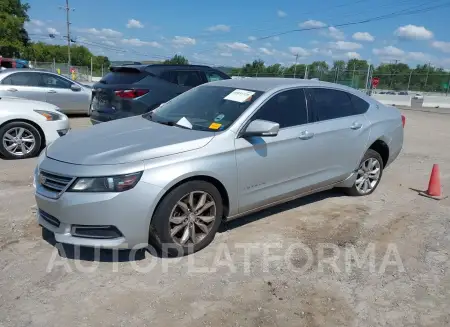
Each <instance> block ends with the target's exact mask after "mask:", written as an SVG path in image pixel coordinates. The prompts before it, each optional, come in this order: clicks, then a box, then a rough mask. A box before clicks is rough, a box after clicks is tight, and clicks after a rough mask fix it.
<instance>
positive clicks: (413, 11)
mask: <svg viewBox="0 0 450 327" xmlns="http://www.w3.org/2000/svg"><path fill="white" fill-rule="evenodd" d="M424 5H425V4H421V5H419V6H417V5H416V6H413V7H411V8H408V9H403V10H399V11H394V12H392V13H389V14H385V15H380V16H375V17H371V18H367V19H363V20H358V21H352V22H346V23H340V24H333V25H326V26H318V27H306V28H296V29H290V30H287V31H283V32H279V33H274V34H270V35H266V36H262V37H259V38H256V39H255V40H252V41H250V43H254V42H257V41H262V40H267V39H270V38H273V37H276V36H281V35H286V34H291V33H295V32H304V31H312V30H323V29H328V28H329V27H347V26H351V25H360V24H367V23H370V22H374V21H380V20H386V19H390V18H395V17H398V16H405V15H413V14H417V13H423V12H428V11H431V10H434V9H438V8H442V7H447V6H450V2H446V3H444V4H440V5H435V6H431V7H426V8H423V9H414V8H416V7H421V6H424ZM239 42H248V41H247V40H241V41H239ZM214 49H216V47H213V48H207V49H204V50H200V51H197V53H203V52H208V51H212V50H214Z"/></svg>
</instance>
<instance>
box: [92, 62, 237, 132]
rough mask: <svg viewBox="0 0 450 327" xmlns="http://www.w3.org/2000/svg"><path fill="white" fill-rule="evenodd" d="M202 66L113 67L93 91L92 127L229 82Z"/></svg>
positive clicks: (216, 72)
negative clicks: (203, 86) (200, 88)
mask: <svg viewBox="0 0 450 327" xmlns="http://www.w3.org/2000/svg"><path fill="white" fill-rule="evenodd" d="M230 78H231V77H230V76H228V75H227V74H225V73H223V72H221V71H219V70H217V69H214V68H211V67H208V66H200V65H162V64H160V65H122V66H117V67H111V68H110V72H109V73H108V74H106V75H105V76H104V77H103V78H102V79H101V80H100V82H98V83H96V84H94V86H93V88H92V103H91V110H90V113H91V122H92V123H93V124H97V123H101V122H106V121H110V120H114V119H120V118H125V117H130V116H136V115H142V114H144V113H146V112H149V111H152V110H154V109H156V108H157V107H158V106H159V105H160V104H162V103H164V102H167V101H169V100H170V99H172V98H174V97H176V96H177V95H179V94H181V93H183V92H185V91H187V90H189V89H191V88H193V87H196V86H198V85H200V84H204V83H207V82H212V81H216V80H222V79H230Z"/></svg>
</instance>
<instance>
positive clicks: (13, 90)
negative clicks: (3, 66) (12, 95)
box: [6, 89, 17, 92]
mask: <svg viewBox="0 0 450 327" xmlns="http://www.w3.org/2000/svg"><path fill="white" fill-rule="evenodd" d="M6 91H8V92H17V89H7V90H6Z"/></svg>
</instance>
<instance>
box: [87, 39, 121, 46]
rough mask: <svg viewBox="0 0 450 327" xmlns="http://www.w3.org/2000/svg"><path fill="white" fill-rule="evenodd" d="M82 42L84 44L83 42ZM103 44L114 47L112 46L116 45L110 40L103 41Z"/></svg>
mask: <svg viewBox="0 0 450 327" xmlns="http://www.w3.org/2000/svg"><path fill="white" fill-rule="evenodd" d="M80 41H81V40H80ZM82 42H83V41H82ZM102 43H103V44H106V45H112V46H114V45H116V44H115V43H114V42H113V41H109V40H106V41H102Z"/></svg>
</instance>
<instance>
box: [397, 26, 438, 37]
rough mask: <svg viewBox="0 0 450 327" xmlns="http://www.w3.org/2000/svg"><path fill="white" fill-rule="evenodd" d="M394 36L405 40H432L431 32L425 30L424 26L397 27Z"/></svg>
mask: <svg viewBox="0 0 450 327" xmlns="http://www.w3.org/2000/svg"><path fill="white" fill-rule="evenodd" d="M394 34H395V35H396V36H398V37H399V38H401V39H407V40H430V39H432V38H433V32H431V31H429V30H427V29H426V28H425V27H424V26H416V25H411V24H410V25H406V26H401V27H399V28H398V29H397V30H396V31H395V32H394Z"/></svg>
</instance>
